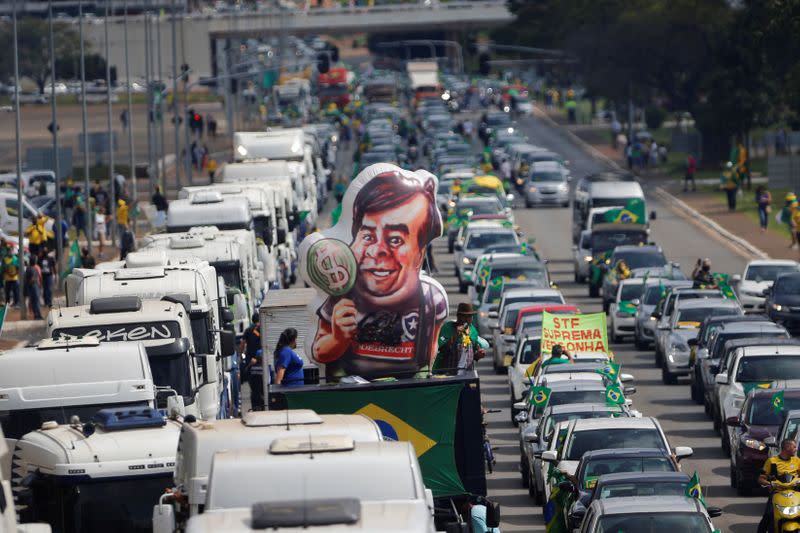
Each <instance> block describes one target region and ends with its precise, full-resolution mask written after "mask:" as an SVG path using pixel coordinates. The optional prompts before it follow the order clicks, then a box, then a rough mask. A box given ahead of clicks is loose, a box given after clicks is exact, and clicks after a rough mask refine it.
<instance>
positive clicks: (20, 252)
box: [13, 0, 28, 320]
mask: <svg viewBox="0 0 800 533" xmlns="http://www.w3.org/2000/svg"><path fill="white" fill-rule="evenodd" d="M13 17H14V20H13V26H14V137H15V138H14V141H15V144H14V147H15V151H16V156H17V163H16V170H17V205H18V206H19V207H20V209H19V212H18V213H17V231H18V232H19V243H18V244H17V294H18V295H19V300H18V301H17V304H18V305H19V307H20V316H21V318H22V319H23V320H25V319H26V318H28V310H27V307H26V306H25V284H24V283H21V282H22V280H24V279H25V246H24V242H25V234H24V232H23V231H22V213H23V211H22V162H21V157H22V153H21V152H22V140H21V138H20V135H21V130H22V126H21V121H20V109H22V106H21V105H20V103H19V46H18V44H17V0H14V15H13Z"/></svg>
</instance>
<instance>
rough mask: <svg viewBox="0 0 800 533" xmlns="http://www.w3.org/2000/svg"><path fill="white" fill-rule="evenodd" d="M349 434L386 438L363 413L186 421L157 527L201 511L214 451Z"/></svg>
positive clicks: (169, 527) (359, 438)
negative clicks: (170, 489)
mask: <svg viewBox="0 0 800 533" xmlns="http://www.w3.org/2000/svg"><path fill="white" fill-rule="evenodd" d="M329 435H348V436H350V437H352V439H353V440H354V441H356V442H380V441H382V440H383V435H382V433H381V430H380V428H379V427H378V424H377V423H375V422H374V421H373V420H372V419H370V418H367V417H366V416H363V415H318V414H317V413H315V412H314V411H312V410H309V409H294V410H287V411H251V412H249V413H246V414H245V415H244V417H243V418H241V419H238V418H231V419H226V420H217V421H214V422H197V423H185V424H184V425H183V428H182V429H181V435H180V439H179V441H178V449H179V453H178V455H177V463H176V465H175V478H174V489H173V493H180V494H182V495H183V497H182V498H174V497H169V496H166V497H164V498H162V499H161V501H160V502H159V503H158V505H156V506H155V507H154V509H153V529H154V531H174V530H175V529H176V528H177V527H179V526H180V528H181V529H182V528H183V526H184V525H185V524H178V523H177V522H180V521H181V519H180V518H178V517H183V519H182V520H186V518H188V517H190V516H195V515H197V514H200V513H201V512H202V511H203V506H204V505H205V502H206V496H207V488H208V476H209V473H210V471H211V461H212V459H213V457H214V454H215V453H216V452H218V451H220V450H229V451H233V450H240V449H247V448H255V447H260V446H266V447H269V445H270V443H272V442H273V441H275V440H278V439H282V438H285V437H304V438H311V437H312V436H329Z"/></svg>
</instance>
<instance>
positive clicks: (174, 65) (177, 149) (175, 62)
mask: <svg viewBox="0 0 800 533" xmlns="http://www.w3.org/2000/svg"><path fill="white" fill-rule="evenodd" d="M176 4H177V0H173V2H172V5H171V6H170V15H171V18H172V21H171V25H172V117H173V120H174V121H175V163H174V164H175V179H176V181H177V182H178V187H179V188H180V186H181V164H180V157H181V156H180V154H181V150H180V139H181V137H180V133H179V129H180V118H181V117H180V115H178V44H177V37H176V33H177V32H176V31H175V19H176V11H177V5H176ZM184 83H186V81H185V80H184ZM186 127H188V124H187V125H186ZM187 149H188V147H187Z"/></svg>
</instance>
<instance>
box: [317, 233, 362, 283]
mask: <svg viewBox="0 0 800 533" xmlns="http://www.w3.org/2000/svg"><path fill="white" fill-rule="evenodd" d="M307 259H308V265H307V270H308V277H309V278H310V279H311V281H312V282H313V283H314V284H315V285H316V286H317V287H319V288H320V289H322V290H323V291H325V292H326V293H327V294H329V295H331V296H343V295H345V294H347V293H348V292H350V290H351V289H352V288H353V285H355V283H356V273H357V272H358V265H356V258H355V256H354V255H353V251H352V250H350V247H349V246H347V244H345V243H344V242H342V241H340V240H338V239H322V240H319V241H317V242H315V243H314V244H313V245H312V246H311V248H310V249H309V250H308V256H307Z"/></svg>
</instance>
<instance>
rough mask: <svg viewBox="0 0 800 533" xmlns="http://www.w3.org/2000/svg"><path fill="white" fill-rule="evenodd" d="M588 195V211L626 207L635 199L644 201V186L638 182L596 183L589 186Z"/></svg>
mask: <svg viewBox="0 0 800 533" xmlns="http://www.w3.org/2000/svg"><path fill="white" fill-rule="evenodd" d="M588 193H589V194H588V199H587V205H586V208H587V209H591V208H593V207H612V206H624V205H625V204H627V203H628V202H629V201H630V200H633V199H634V198H638V199H640V200H644V191H643V190H642V186H641V185H639V182H636V181H595V182H592V183H590V184H589V191H588ZM587 212H588V211H587ZM642 222H644V221H642Z"/></svg>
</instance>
